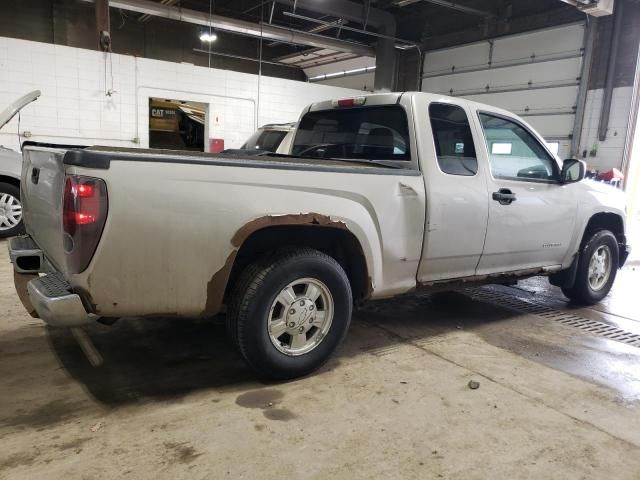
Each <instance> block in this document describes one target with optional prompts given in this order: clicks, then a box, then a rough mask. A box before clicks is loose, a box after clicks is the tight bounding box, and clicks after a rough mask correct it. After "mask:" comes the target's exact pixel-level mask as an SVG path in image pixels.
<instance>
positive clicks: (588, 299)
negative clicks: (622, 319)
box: [562, 230, 619, 305]
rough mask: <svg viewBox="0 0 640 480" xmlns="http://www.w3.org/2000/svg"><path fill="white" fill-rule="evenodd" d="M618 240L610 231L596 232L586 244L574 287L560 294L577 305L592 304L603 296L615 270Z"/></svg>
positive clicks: (608, 289) (611, 282) (614, 277)
mask: <svg viewBox="0 0 640 480" xmlns="http://www.w3.org/2000/svg"><path fill="white" fill-rule="evenodd" d="M618 257H619V251H618V241H617V239H616V237H615V235H614V234H613V233H611V232H610V231H609V230H600V231H598V232H595V233H594V234H593V235H592V236H591V237H590V238H589V239H588V240H587V242H586V244H585V245H584V247H583V248H582V251H581V252H580V258H579V260H578V269H577V271H576V281H575V283H574V285H573V287H570V288H563V289H562V293H564V294H565V296H566V297H567V298H569V299H570V300H571V301H573V302H575V303H578V304H580V305H594V304H596V303H598V302H599V301H600V300H602V299H603V298H604V297H606V296H607V295H608V293H609V291H610V290H611V287H612V286H613V282H614V281H615V279H616V273H617V270H618V265H619V263H618Z"/></svg>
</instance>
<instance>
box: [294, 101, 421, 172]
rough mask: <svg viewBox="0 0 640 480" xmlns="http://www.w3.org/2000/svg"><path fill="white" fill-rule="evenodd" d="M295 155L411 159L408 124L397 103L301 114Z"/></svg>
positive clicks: (386, 159)
mask: <svg viewBox="0 0 640 480" xmlns="http://www.w3.org/2000/svg"><path fill="white" fill-rule="evenodd" d="M291 153H292V154H293V155H297V156H301V157H313V158H343V159H363V160H385V161H388V160H391V161H394V160H397V161H410V160H411V152H410V149H409V127H408V123H407V115H406V113H405V111H404V109H403V108H402V107H400V106H398V105H386V106H372V107H356V108H336V109H332V110H321V111H316V112H309V113H307V114H305V115H304V116H303V117H302V120H301V121H300V125H299V126H298V130H297V133H296V137H295V140H294V142H293V148H292V152H291Z"/></svg>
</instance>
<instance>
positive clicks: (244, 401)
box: [236, 388, 296, 422]
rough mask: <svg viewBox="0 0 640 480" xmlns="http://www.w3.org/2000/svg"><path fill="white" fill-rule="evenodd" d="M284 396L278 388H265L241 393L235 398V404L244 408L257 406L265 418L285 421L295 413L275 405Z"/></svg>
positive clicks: (293, 416)
mask: <svg viewBox="0 0 640 480" xmlns="http://www.w3.org/2000/svg"><path fill="white" fill-rule="evenodd" d="M283 398H284V394H283V393H282V392H281V391H280V390H276V389H273V388H265V389H263V390H252V391H250V392H246V393H243V394H242V395H239V396H238V398H236V404H237V405H240V406H241V407H245V408H259V409H261V410H262V413H263V414H264V416H265V418H267V419H269V420H276V421H280V422H287V421H289V420H293V419H294V418H296V414H295V413H293V412H291V411H290V410H288V409H286V408H281V407H277V405H278V404H279V403H280V402H281V401H282V399H283Z"/></svg>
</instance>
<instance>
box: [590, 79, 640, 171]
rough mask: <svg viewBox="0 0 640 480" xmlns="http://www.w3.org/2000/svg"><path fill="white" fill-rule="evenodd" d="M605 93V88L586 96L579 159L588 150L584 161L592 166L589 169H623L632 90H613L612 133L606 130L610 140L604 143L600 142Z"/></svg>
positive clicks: (623, 88) (627, 88)
mask: <svg viewBox="0 0 640 480" xmlns="http://www.w3.org/2000/svg"><path fill="white" fill-rule="evenodd" d="M602 93H603V90H602V89H598V90H589V92H588V93H587V103H586V106H585V113H584V123H583V126H582V138H581V141H580V150H579V152H580V158H582V152H583V150H586V151H587V157H586V158H585V159H584V160H585V161H586V162H587V164H588V165H589V168H592V169H596V170H600V171H607V170H609V169H611V168H613V167H615V168H620V166H621V164H622V154H623V151H624V143H625V138H626V135H627V129H628V127H629V109H630V107H631V97H632V94H633V87H620V88H614V89H613V96H612V101H611V114H610V117H609V130H608V131H607V139H606V140H605V141H604V142H601V141H600V140H599V139H598V123H599V122H600V110H601V108H602ZM594 147H597V150H598V153H597V154H596V156H595V157H591V156H590V155H589V152H590V151H591V150H592V149H593V148H594Z"/></svg>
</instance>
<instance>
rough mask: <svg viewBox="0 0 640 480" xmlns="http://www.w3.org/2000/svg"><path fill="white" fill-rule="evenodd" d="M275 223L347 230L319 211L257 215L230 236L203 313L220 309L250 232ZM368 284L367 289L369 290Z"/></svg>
mask: <svg viewBox="0 0 640 480" xmlns="http://www.w3.org/2000/svg"><path fill="white" fill-rule="evenodd" d="M276 225H310V226H318V227H333V228H340V229H343V230H348V228H347V225H346V224H345V223H344V222H342V221H337V220H332V219H331V217H329V216H328V215H322V214H320V213H314V212H310V213H296V214H286V215H266V216H264V217H259V218H256V219H254V220H251V221H250V222H248V223H246V224H244V225H243V226H242V227H240V228H239V229H238V230H237V231H236V233H235V234H234V235H233V237H232V238H231V245H232V246H233V247H234V248H233V250H232V251H231V253H230V254H229V256H228V257H227V259H226V261H225V262H224V265H223V266H222V268H220V270H218V271H217V272H216V273H214V274H213V276H212V277H211V280H209V283H208V284H207V302H206V304H205V309H204V312H203V315H215V314H216V313H219V312H220V311H221V310H222V305H223V303H224V294H225V291H226V289H227V284H228V282H229V277H230V276H231V271H232V270H233V264H234V261H235V259H236V255H237V254H238V250H240V247H241V246H242V244H243V243H244V242H245V240H246V239H247V238H249V237H250V236H251V235H252V234H254V233H255V232H257V231H258V230H261V229H263V228H266V227H272V226H276ZM371 289H372V288H371V286H369V290H371Z"/></svg>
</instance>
